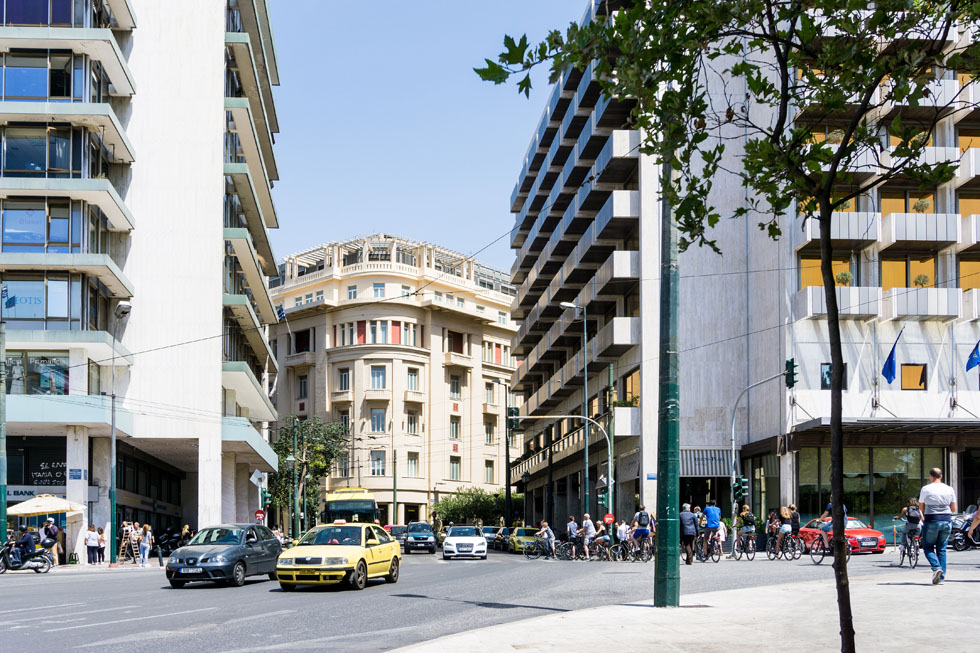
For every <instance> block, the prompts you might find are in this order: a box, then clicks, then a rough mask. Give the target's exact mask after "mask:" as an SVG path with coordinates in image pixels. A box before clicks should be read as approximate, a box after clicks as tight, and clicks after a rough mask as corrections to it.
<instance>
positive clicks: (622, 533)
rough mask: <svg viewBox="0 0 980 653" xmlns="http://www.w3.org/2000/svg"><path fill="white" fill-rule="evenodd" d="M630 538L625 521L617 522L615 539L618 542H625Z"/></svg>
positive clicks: (628, 528)
mask: <svg viewBox="0 0 980 653" xmlns="http://www.w3.org/2000/svg"><path fill="white" fill-rule="evenodd" d="M629 537H630V525H629V524H627V523H626V520H625V519H624V520H623V521H621V522H619V526H618V527H617V528H616V539H618V540H619V541H620V542H625V541H626V540H628V539H629Z"/></svg>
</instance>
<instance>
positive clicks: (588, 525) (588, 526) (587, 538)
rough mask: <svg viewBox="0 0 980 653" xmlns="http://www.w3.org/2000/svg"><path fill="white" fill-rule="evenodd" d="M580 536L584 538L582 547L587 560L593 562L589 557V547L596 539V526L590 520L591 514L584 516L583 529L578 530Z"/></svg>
mask: <svg viewBox="0 0 980 653" xmlns="http://www.w3.org/2000/svg"><path fill="white" fill-rule="evenodd" d="M578 532H579V535H581V536H582V547H583V548H584V549H585V559H586V560H591V557H590V556H589V546H590V545H591V544H592V540H593V539H594V538H595V524H593V523H592V520H591V519H590V518H589V513H585V514H584V515H582V528H580V529H578Z"/></svg>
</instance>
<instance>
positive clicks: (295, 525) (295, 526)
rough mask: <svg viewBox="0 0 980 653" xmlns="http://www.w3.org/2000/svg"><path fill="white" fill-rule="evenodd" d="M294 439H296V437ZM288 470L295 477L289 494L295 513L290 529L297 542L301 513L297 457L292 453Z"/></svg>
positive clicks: (287, 459) (287, 465) (288, 459)
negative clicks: (299, 510) (297, 504)
mask: <svg viewBox="0 0 980 653" xmlns="http://www.w3.org/2000/svg"><path fill="white" fill-rule="evenodd" d="M293 437H294V438H295V436H293ZM294 442H295V440H294ZM286 469H288V470H289V471H290V472H292V475H293V483H292V487H291V488H290V492H289V494H291V495H292V497H291V501H290V504H291V507H292V511H293V518H292V520H291V522H292V528H291V529H290V530H291V531H292V532H291V533H290V534H289V535H290V537H291V538H292V539H294V540H295V539H297V533H298V532H299V513H298V512H297V508H296V457H295V456H294V455H293V454H291V453H290V454H289V455H288V456H286Z"/></svg>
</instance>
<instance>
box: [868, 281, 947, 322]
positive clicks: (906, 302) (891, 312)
mask: <svg viewBox="0 0 980 653" xmlns="http://www.w3.org/2000/svg"><path fill="white" fill-rule="evenodd" d="M962 301H963V292H962V290H960V289H959V288H892V289H890V290H886V291H884V293H883V295H882V311H881V316H882V317H883V318H885V319H899V318H900V319H909V320H951V319H956V318H958V317H959V316H960V315H962V313H963V310H962Z"/></svg>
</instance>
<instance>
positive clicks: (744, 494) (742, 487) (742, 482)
mask: <svg viewBox="0 0 980 653" xmlns="http://www.w3.org/2000/svg"><path fill="white" fill-rule="evenodd" d="M733 494H734V496H735V500H736V501H742V500H743V499H746V498H748V496H749V479H747V478H745V477H744V476H736V477H735V487H734V488H733Z"/></svg>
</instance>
